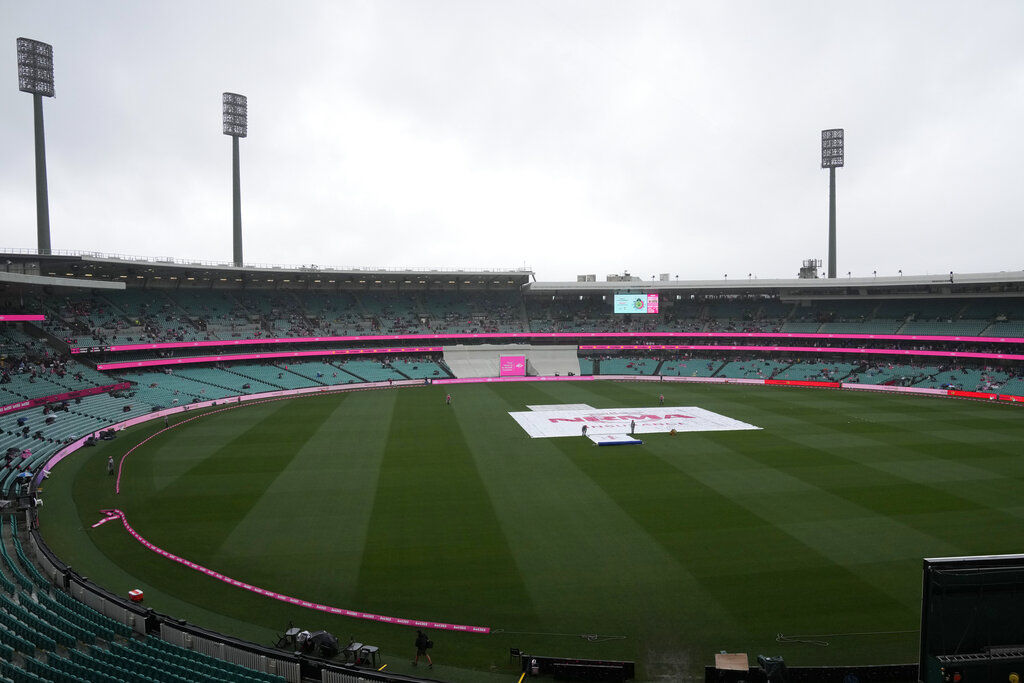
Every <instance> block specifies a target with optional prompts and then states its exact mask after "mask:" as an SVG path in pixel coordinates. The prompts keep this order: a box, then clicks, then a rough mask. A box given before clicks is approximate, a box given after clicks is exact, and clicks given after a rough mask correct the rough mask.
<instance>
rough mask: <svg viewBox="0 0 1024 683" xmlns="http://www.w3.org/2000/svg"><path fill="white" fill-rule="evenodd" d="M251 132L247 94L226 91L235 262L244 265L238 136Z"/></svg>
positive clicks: (237, 264)
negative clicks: (229, 137)
mask: <svg viewBox="0 0 1024 683" xmlns="http://www.w3.org/2000/svg"><path fill="white" fill-rule="evenodd" d="M248 132H249V105H248V100H247V99H246V97H245V95H237V94H235V93H232V92H226V93H224V135H230V136H231V177H232V204H233V207H234V230H233V232H232V234H233V236H234V262H235V265H236V266H241V265H242V184H241V179H240V175H241V174H240V172H239V163H238V138H244V137H245V136H246V135H247V134H248Z"/></svg>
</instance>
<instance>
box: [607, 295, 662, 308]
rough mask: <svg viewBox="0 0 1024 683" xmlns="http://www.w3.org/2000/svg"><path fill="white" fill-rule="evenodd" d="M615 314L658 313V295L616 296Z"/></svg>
mask: <svg viewBox="0 0 1024 683" xmlns="http://www.w3.org/2000/svg"><path fill="white" fill-rule="evenodd" d="M614 312H615V313H657V312H658V295H657V294H655V293H653V292H652V293H649V294H616V295H615V308H614Z"/></svg>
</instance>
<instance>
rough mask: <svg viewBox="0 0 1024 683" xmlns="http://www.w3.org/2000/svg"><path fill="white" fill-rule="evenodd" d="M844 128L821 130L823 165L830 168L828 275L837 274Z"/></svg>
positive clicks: (831, 276) (844, 141)
mask: <svg viewBox="0 0 1024 683" xmlns="http://www.w3.org/2000/svg"><path fill="white" fill-rule="evenodd" d="M845 143H846V138H845V132H844V130H843V129H842V128H830V129H828V130H823V131H821V167H822V168H827V169H828V276H829V277H830V278H834V277H835V276H836V169H837V168H839V167H841V166H842V165H843V155H844V151H845V149H846V147H845Z"/></svg>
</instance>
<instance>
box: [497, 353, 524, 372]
mask: <svg viewBox="0 0 1024 683" xmlns="http://www.w3.org/2000/svg"><path fill="white" fill-rule="evenodd" d="M525 376H526V356H501V357H500V359H499V361H498V377H525Z"/></svg>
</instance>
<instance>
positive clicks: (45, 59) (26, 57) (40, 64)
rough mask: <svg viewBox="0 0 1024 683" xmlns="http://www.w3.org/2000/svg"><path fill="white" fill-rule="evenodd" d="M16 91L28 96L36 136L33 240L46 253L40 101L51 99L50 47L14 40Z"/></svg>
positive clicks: (47, 235) (47, 203)
mask: <svg viewBox="0 0 1024 683" xmlns="http://www.w3.org/2000/svg"><path fill="white" fill-rule="evenodd" d="M18 90H20V91H22V92H27V93H31V94H32V109H33V113H34V118H35V137H36V237H37V242H38V249H39V253H40V254H49V253H50V200H49V196H48V195H47V192H46V140H45V138H44V136H43V98H44V97H53V46H52V45H48V44H46V43H41V42H39V41H38V40H31V39H29V38H18Z"/></svg>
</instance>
